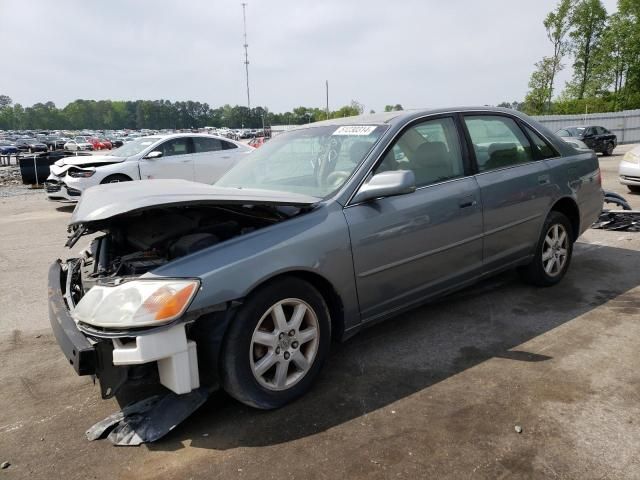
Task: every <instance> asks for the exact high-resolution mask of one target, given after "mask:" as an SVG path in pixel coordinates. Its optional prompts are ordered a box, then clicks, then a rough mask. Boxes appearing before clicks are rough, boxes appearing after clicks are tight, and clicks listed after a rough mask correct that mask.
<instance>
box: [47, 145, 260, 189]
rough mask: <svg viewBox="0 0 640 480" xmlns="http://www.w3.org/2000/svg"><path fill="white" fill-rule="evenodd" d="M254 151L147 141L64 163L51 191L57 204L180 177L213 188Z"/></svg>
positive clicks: (54, 171) (50, 182) (56, 168)
mask: <svg viewBox="0 0 640 480" xmlns="http://www.w3.org/2000/svg"><path fill="white" fill-rule="evenodd" d="M253 150H254V149H253V148H252V147H249V146H248V145H244V144H242V143H239V142H234V141H232V140H229V139H227V138H220V137H215V136H212V135H206V134H184V133H181V134H172V135H153V136H149V137H141V138H137V139H136V140H133V141H131V142H127V143H125V144H124V145H123V146H122V147H120V148H117V149H115V150H112V151H110V152H109V153H107V154H106V155H91V156H83V157H66V158H63V159H60V160H58V161H57V162H56V163H55V164H53V165H51V174H50V175H49V178H47V181H46V183H45V191H46V193H47V196H48V197H49V199H51V200H67V201H77V200H78V198H79V197H80V195H81V194H82V192H83V191H84V190H86V189H87V188H89V187H92V186H94V185H98V184H101V183H115V182H126V181H130V180H148V179H154V178H177V179H184V180H192V181H196V182H202V183H208V184H212V183H214V182H215V181H217V180H218V179H219V178H220V177H221V176H222V175H223V174H225V173H226V172H227V171H228V170H229V169H230V168H231V167H233V166H234V165H235V164H236V163H238V162H239V161H240V160H241V159H242V158H244V157H245V156H246V155H247V154H249V153H250V152H252V151H253Z"/></svg>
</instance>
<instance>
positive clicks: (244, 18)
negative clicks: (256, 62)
mask: <svg viewBox="0 0 640 480" xmlns="http://www.w3.org/2000/svg"><path fill="white" fill-rule="evenodd" d="M246 8H247V4H246V3H243V4H242V22H243V24H244V69H245V72H246V74H247V107H248V108H249V110H251V96H250V95H249V50H248V49H249V44H248V43H247V13H246Z"/></svg>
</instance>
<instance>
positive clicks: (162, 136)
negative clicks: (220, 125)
mask: <svg viewBox="0 0 640 480" xmlns="http://www.w3.org/2000/svg"><path fill="white" fill-rule="evenodd" d="M181 137H205V138H218V139H220V140H227V141H230V142H233V140H230V139H228V138H226V137H220V136H218V135H211V134H210V133H162V134H157V135H145V136H144V137H137V138H157V139H158V140H167V139H170V138H181Z"/></svg>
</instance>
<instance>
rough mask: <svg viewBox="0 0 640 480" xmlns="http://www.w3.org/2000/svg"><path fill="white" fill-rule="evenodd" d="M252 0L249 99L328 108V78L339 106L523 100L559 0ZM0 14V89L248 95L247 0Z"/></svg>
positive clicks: (46, 4) (44, 95)
mask: <svg viewBox="0 0 640 480" xmlns="http://www.w3.org/2000/svg"><path fill="white" fill-rule="evenodd" d="M246 1H247V10H246V11H247V34H248V44H249V62H250V64H249V82H250V93H251V105H252V106H258V105H261V106H266V107H268V108H269V109H270V110H271V111H274V112H282V111H285V110H290V109H292V108H294V107H296V106H300V105H304V106H309V107H314V106H317V107H324V104H325V80H328V81H329V107H330V108H331V109H337V108H339V107H340V106H342V105H346V104H349V103H350V102H351V100H356V101H358V102H360V103H362V104H364V106H365V109H366V111H369V110H371V109H373V110H376V111H380V110H382V109H383V108H384V105H386V104H397V103H400V104H402V105H403V106H404V107H405V108H423V107H425V108H426V107H444V106H461V105H485V104H490V105H495V104H497V103H499V102H501V101H513V100H522V99H523V98H524V96H525V94H526V91H527V83H528V81H529V76H530V74H531V71H532V70H533V64H534V63H535V62H536V61H538V60H540V59H541V58H542V57H543V56H544V55H549V54H550V53H551V51H552V49H551V44H550V43H549V41H548V39H547V37H546V32H545V30H544V26H543V24H542V21H543V19H544V17H545V16H546V14H547V13H548V12H549V11H551V10H552V9H553V8H554V6H555V4H556V2H557V0H482V1H476V0H464V1H463V0H448V1H446V0H437V1H436V0H422V1H420V0H396V1H393V0H366V1H364V0H363V1H358V0H322V1H317V0H316V1H310V0H268V1H267V0H246ZM603 3H604V4H605V7H606V8H607V10H608V11H609V13H611V12H613V11H615V8H616V1H615V0H603ZM0 19H2V21H0V61H1V64H2V68H1V70H2V75H0V94H5V95H9V96H10V97H11V98H12V99H13V101H14V102H16V103H21V104H22V105H23V106H27V105H31V104H33V103H36V102H46V101H53V102H54V103H55V104H56V105H57V106H59V107H63V106H64V105H66V104H67V103H69V102H71V101H73V100H75V99H78V98H83V99H94V100H102V99H112V100H136V99H145V100H154V99H167V100H171V101H176V100H194V101H200V102H206V103H208V104H209V105H211V106H213V107H217V106H220V105H223V104H226V103H228V104H231V105H235V104H240V105H246V104H247V96H246V83H245V70H244V63H243V62H244V49H243V43H244V40H243V30H242V6H241V2H240V0H238V1H231V0H207V1H204V0H181V1H166V0H155V1H146V0H128V1H127V0H108V1H107V0H99V1H97V0H94V1H86V0H84V1H81V0H56V1H53V0H0ZM11 19H14V21H11ZM565 63H567V64H570V59H567V60H566V61H565ZM7 65H11V66H15V68H13V67H12V68H6V67H7ZM569 74H570V67H569V65H568V67H567V69H566V70H565V72H564V73H563V75H561V77H560V81H559V83H558V85H557V87H556V88H561V87H562V85H563V84H564V81H566V80H567V79H568V75H569Z"/></svg>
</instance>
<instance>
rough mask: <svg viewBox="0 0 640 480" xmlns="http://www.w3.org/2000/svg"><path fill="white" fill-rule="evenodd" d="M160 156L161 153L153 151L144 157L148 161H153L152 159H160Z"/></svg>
mask: <svg viewBox="0 0 640 480" xmlns="http://www.w3.org/2000/svg"><path fill="white" fill-rule="evenodd" d="M161 156H162V152H161V151H160V150H154V151H153V152H149V153H147V155H146V156H145V157H144V158H146V159H148V160H153V159H154V158H160V157H161Z"/></svg>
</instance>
